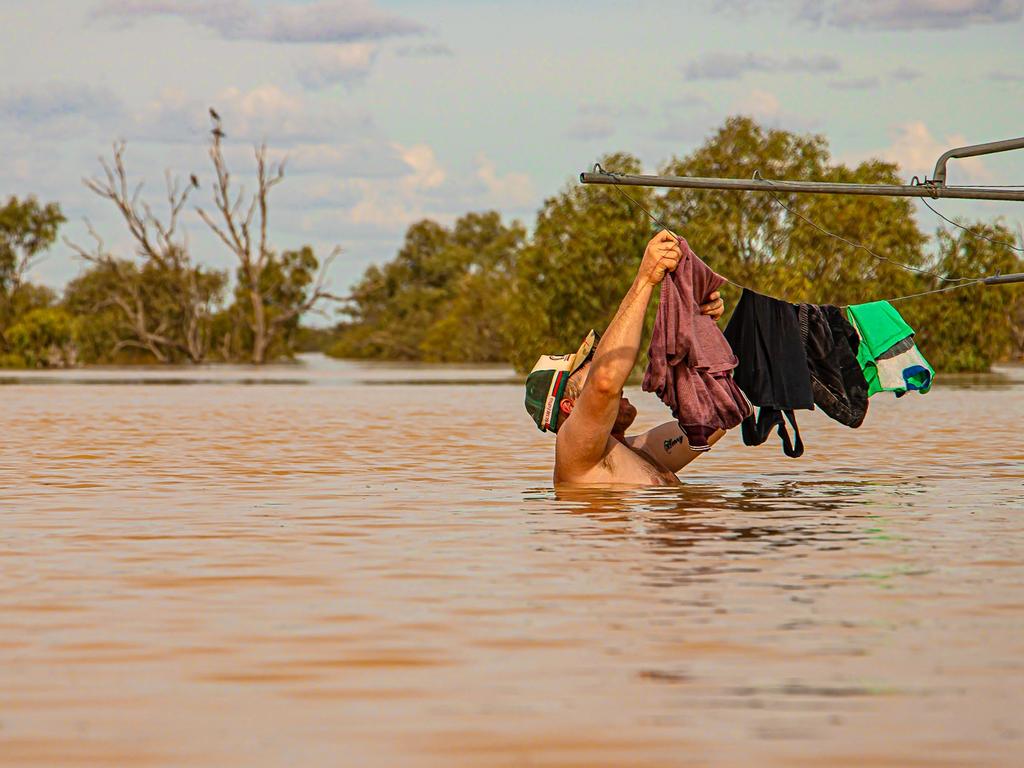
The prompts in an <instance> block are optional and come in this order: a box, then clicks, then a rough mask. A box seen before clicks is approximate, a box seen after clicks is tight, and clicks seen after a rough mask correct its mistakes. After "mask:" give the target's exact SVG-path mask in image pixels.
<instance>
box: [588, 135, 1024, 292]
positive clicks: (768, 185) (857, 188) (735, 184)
mask: <svg viewBox="0 0 1024 768" xmlns="http://www.w3.org/2000/svg"><path fill="white" fill-rule="evenodd" d="M1013 149H1024V136H1021V137H1019V138H1016V139H1004V140H1002V141H989V142H986V143H984V144H970V145H968V146H965V147H954V148H953V149H950V150H948V151H946V152H944V153H943V154H942V156H940V157H939V159H938V161H936V163H935V172H934V174H933V178H931V179H925V181H923V182H921V183H917V184H850V183H844V182H828V181H784V180H775V179H762V178H752V179H721V178H715V177H705V176H649V175H642V174H630V173H611V172H608V171H605V170H603V169H602V170H600V171H597V170H595V171H592V172H584V173H581V174H580V182H581V183H582V184H614V185H617V186H624V187H671V188H676V189H716V190H726V191H733V192H735V191H742V192H771V193H778V192H793V193H798V194H817V195H879V196H883V197H930V198H933V199H938V198H954V199H960V200H1010V201H1019V202H1024V185H1022V188H1020V189H1006V188H1003V189H998V188H994V187H962V186H952V187H950V186H947V185H946V163H947V161H949V160H951V159H956V158H963V157H978V156H979V155H991V154H995V153H997V152H1008V151H1010V150H1013ZM596 167H597V168H600V166H596ZM915 181H916V177H915ZM980 282H981V283H982V284H984V285H1003V284H1006V283H1022V282H1024V272H1021V273H1016V274H1011V275H992V276H990V277H986V278H983V279H982V280H981V281H980Z"/></svg>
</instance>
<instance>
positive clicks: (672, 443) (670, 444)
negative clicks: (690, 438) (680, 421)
mask: <svg viewBox="0 0 1024 768" xmlns="http://www.w3.org/2000/svg"><path fill="white" fill-rule="evenodd" d="M683 442H686V436H685V435H679V437H673V438H672V439H671V440H666V441H665V442H664V443H662V445H664V446H665V453H669V452H671V450H672V448H673V447H674V446H677V445H679V444H680V443H683ZM687 445H689V443H687Z"/></svg>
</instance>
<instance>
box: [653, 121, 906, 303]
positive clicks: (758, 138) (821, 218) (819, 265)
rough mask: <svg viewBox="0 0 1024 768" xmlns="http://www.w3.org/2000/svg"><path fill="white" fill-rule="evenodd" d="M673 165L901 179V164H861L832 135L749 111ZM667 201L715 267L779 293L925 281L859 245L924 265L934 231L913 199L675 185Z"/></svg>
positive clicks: (860, 293)
mask: <svg viewBox="0 0 1024 768" xmlns="http://www.w3.org/2000/svg"><path fill="white" fill-rule="evenodd" d="M664 172H665V173H667V174H671V175H680V176H719V177H731V178H750V177H751V176H753V175H754V174H755V173H759V174H760V175H761V176H763V177H764V178H766V179H787V180H794V181H795V180H811V179H814V180H829V181H837V182H848V183H862V184H898V183H901V182H900V179H899V176H898V174H897V167H896V166H895V165H894V164H892V163H885V162H882V161H879V160H869V161H866V162H863V163H861V164H860V165H858V166H856V167H855V168H850V167H848V166H846V165H843V164H832V162H831V158H830V155H829V150H828V143H827V141H826V140H825V138H824V137H822V136H800V135H798V134H794V133H791V132H789V131H783V130H778V129H765V128H763V127H761V126H759V125H758V124H757V123H756V122H754V121H753V120H752V119H750V118H747V117H733V118H729V119H728V120H726V122H725V124H724V125H723V126H722V127H721V128H720V129H719V130H718V131H717V132H716V133H715V134H714V135H713V136H711V138H709V139H708V140H707V141H706V142H705V143H704V144H703V145H702V146H700V147H698V148H697V149H696V150H694V152H692V153H691V154H689V155H687V156H686V157H684V158H681V159H673V160H671V161H669V162H668V163H667V164H666V165H665V167H664ZM658 210H659V213H660V216H661V217H662V220H663V221H665V222H666V223H667V224H669V225H670V226H672V227H678V230H675V231H677V232H678V234H681V235H684V236H685V237H686V238H687V240H688V242H689V243H690V245H691V246H692V247H693V249H694V251H696V252H697V253H698V254H699V255H700V256H701V257H702V258H703V259H704V260H705V261H707V262H708V264H709V265H710V266H711V267H712V268H713V269H715V270H716V271H718V272H720V273H721V274H723V275H727V276H729V278H730V279H731V280H734V281H735V282H737V283H740V284H742V285H747V286H750V287H751V288H753V289H755V290H757V291H759V292H763V293H768V294H771V295H773V296H780V297H783V298H786V299H789V300H791V301H814V302H817V303H833V304H855V303H860V302H863V301H870V300H873V299H877V298H883V297H885V296H893V295H896V294H899V293H911V292H913V291H914V289H915V287H917V286H919V284H920V283H919V278H918V276H917V275H916V273H914V272H908V271H907V270H904V269H901V268H899V267H897V266H896V265H894V264H892V263H891V262H889V261H885V260H882V259H878V258H876V257H874V256H872V255H871V254H870V253H868V252H867V250H865V249H864V248H858V247H855V246H854V245H851V243H859V244H862V245H864V246H867V247H868V248H870V249H871V251H873V252H874V253H876V254H878V255H880V256H884V257H886V258H888V259H892V260H894V261H899V262H903V263H905V264H910V265H915V266H919V265H922V264H923V262H924V259H925V255H924V251H923V246H924V243H925V240H926V238H925V237H924V235H923V234H922V233H921V232H920V230H919V229H918V227H917V224H916V222H915V221H914V217H913V209H912V207H911V203H910V202H909V201H908V200H907V199H905V198H888V197H857V196H852V195H795V194H789V195H784V194H778V195H773V194H764V193H758V194H750V193H745V192H722V191H688V190H685V191H684V190H677V189H673V190H670V191H669V192H668V193H667V194H666V195H664V197H662V198H660V200H659V204H658ZM811 222H813V223H811ZM815 224H817V225H818V226H815ZM819 227H821V228H823V229H827V230H829V231H831V232H833V233H835V234H836V235H839V236H840V237H843V238H845V239H846V240H848V241H850V242H847V243H844V242H842V241H840V240H838V239H836V238H835V237H832V236H830V235H829V234H827V233H826V232H823V231H822V229H820V228H819ZM727 290H728V291H729V292H730V293H731V294H732V295H731V296H729V297H728V298H729V303H730V304H731V305H735V300H736V299H737V298H738V291H737V290H736V289H731V288H729V289H727Z"/></svg>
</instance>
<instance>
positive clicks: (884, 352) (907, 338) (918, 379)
mask: <svg viewBox="0 0 1024 768" xmlns="http://www.w3.org/2000/svg"><path fill="white" fill-rule="evenodd" d="M846 314H847V318H848V319H849V321H850V323H851V325H853V327H854V328H855V329H856V330H857V334H858V335H859V336H860V346H859V347H858V349H857V362H858V363H860V367H861V370H862V371H863V372H864V378H865V379H867V382H868V396H871V395H874V394H876V393H878V392H895V393H896V397H900V396H902V395H905V394H906V393H907V392H910V391H911V390H916V391H917V392H920V393H921V394H925V393H926V392H928V390H930V389H931V386H932V380H933V379H934V378H935V371H934V369H932V367H931V365H930V364H929V363H928V361H927V360H925V358H924V355H922V354H921V350H919V349H918V348H917V344H916V343H915V342H914V329H913V328H911V327H910V325H908V324H907V321H906V320H904V319H903V317H902V316H901V315H900V313H899V312H897V311H896V308H895V307H893V305H892V304H890V303H889V302H887V301H872V302H870V303H868V304H856V305H854V306H852V307H848V308H847V310H846Z"/></svg>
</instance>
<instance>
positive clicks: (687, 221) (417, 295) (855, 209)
mask: <svg viewBox="0 0 1024 768" xmlns="http://www.w3.org/2000/svg"><path fill="white" fill-rule="evenodd" d="M213 117H214V125H213V131H212V132H211V135H212V139H211V142H210V157H211V160H212V164H213V168H212V171H213V174H212V175H213V179H214V180H213V182H212V183H211V184H209V185H208V186H209V189H210V205H209V207H208V208H202V207H197V208H195V209H188V208H187V206H188V205H189V200H190V195H191V194H192V193H193V192H194V191H195V190H197V189H200V188H201V187H200V180H199V178H198V177H197V176H196V175H194V174H192V175H190V177H189V182H188V183H187V184H184V185H182V184H180V183H178V182H177V181H175V180H174V179H173V178H172V177H170V176H168V179H167V196H166V203H165V206H164V207H163V208H162V209H161V213H160V214H157V213H156V212H154V210H153V209H152V208H151V207H150V206H149V205H147V204H146V203H144V202H142V201H141V200H140V197H139V195H138V191H137V187H136V186H135V185H134V183H132V182H130V181H129V178H128V173H127V171H126V169H125V161H124V151H125V150H124V146H123V145H115V146H114V150H113V154H112V156H111V158H110V160H109V161H105V162H104V163H103V164H102V171H103V172H102V174H101V175H100V176H98V177H97V178H94V179H90V180H88V181H87V182H86V184H87V186H88V187H89V189H91V190H92V191H93V192H94V193H96V194H97V195H99V196H100V197H102V198H104V199H105V200H107V201H109V203H110V204H111V205H113V206H114V208H115V209H116V210H117V211H118V213H119V215H120V216H121V218H122V220H123V223H124V225H125V227H126V229H127V231H128V233H129V235H130V236H131V240H132V242H133V243H134V250H133V252H132V253H128V254H113V253H111V252H110V251H109V250H107V249H106V248H105V246H104V244H103V240H102V238H101V236H100V235H99V234H98V233H97V232H95V231H93V230H92V228H91V227H90V234H91V237H92V242H91V243H90V245H89V247H85V246H83V245H82V244H80V243H73V242H70V241H66V242H68V244H69V245H70V246H71V247H72V248H73V249H74V250H75V251H76V252H77V253H78V254H79V256H80V257H81V258H82V259H83V260H84V262H85V263H86V264H87V265H88V269H87V270H86V271H85V272H83V273H82V274H81V275H80V276H79V277H77V278H76V279H74V280H73V281H71V283H69V284H68V285H67V286H66V287H65V289H64V291H63V293H62V294H61V295H57V294H56V293H55V292H53V291H51V290H49V289H47V288H44V287H41V286H38V285H34V284H32V283H31V282H29V281H28V280H27V272H28V270H29V268H30V266H31V265H32V263H33V261H34V260H35V259H37V258H38V257H39V255H40V254H41V253H42V252H43V251H45V250H46V249H47V248H48V247H49V246H50V245H52V244H53V243H54V242H55V241H56V239H57V237H58V233H59V228H60V226H61V224H63V222H64V216H63V214H62V213H61V210H60V208H59V206H58V205H56V204H53V203H51V204H47V205H43V204H40V203H39V202H37V201H36V200H35V199H33V198H26V199H20V200H19V199H16V198H11V199H10V200H9V201H8V202H7V203H6V205H3V206H0V367H4V366H6V367H48V366H69V365H80V364H90V363H179V362H193V363H199V362H204V361H225V362H229V361H241V362H252V363H263V362H267V361H271V360H276V359H282V358H289V357H291V356H293V355H294V353H295V352H297V351H305V350H310V349H322V350H324V351H326V352H328V354H331V355H334V356H336V357H346V358H363V359H388V360H422V361H439V362H511V363H512V364H513V365H514V366H515V367H516V368H517V369H519V370H524V369H527V368H528V367H529V366H530V365H532V364H533V362H534V360H535V359H536V358H537V356H538V355H540V354H541V353H556V352H564V351H569V350H572V349H575V347H576V346H577V345H578V343H579V341H580V338H581V337H582V335H583V334H584V333H585V332H586V331H587V330H588V329H589V328H598V329H602V328H604V327H605V326H606V325H607V323H608V322H609V321H610V319H611V317H612V315H613V314H614V312H615V310H616V308H617V307H618V304H619V301H620V300H621V298H622V296H623V295H624V293H625V291H626V289H627V288H628V286H629V284H630V282H631V281H632V279H633V277H634V275H635V271H636V268H637V265H638V263H639V259H640V256H641V254H642V253H643V249H644V246H645V244H646V243H647V240H648V239H649V238H650V236H651V234H652V233H653V226H652V224H651V221H650V219H649V218H648V217H647V216H646V215H645V214H644V213H643V211H641V210H640V209H639V208H638V207H637V206H635V205H633V204H632V203H630V202H629V201H628V200H627V199H626V198H625V197H624V196H623V195H622V194H620V191H619V190H617V189H615V188H614V187H610V186H582V185H579V184H576V183H572V184H570V185H569V186H568V187H566V188H565V189H564V190H562V191H561V192H560V193H558V194H557V195H555V196H553V197H551V198H548V199H547V200H545V202H544V204H543V206H542V207H541V209H540V210H539V211H538V213H537V217H536V221H535V222H534V226H533V227H532V230H531V231H529V232H528V231H527V229H526V228H525V227H524V226H523V225H522V224H520V223H518V222H512V223H509V224H506V223H504V222H503V221H502V219H501V217H500V215H499V214H498V213H495V212H484V213H468V214H466V215H464V216H462V217H461V218H459V219H458V220H457V221H456V222H455V223H454V224H453V225H452V226H451V227H445V226H442V225H441V224H438V223H437V222H434V221H429V220H425V221H420V222H417V223H415V224H413V225H412V226H410V227H409V230H408V232H407V233H406V237H405V243H404V245H403V246H402V248H401V249H400V250H399V252H398V254H397V255H396V256H395V257H394V258H393V259H392V260H391V261H389V262H387V263H384V264H382V265H381V266H371V267H370V268H369V269H367V270H366V272H365V274H364V275H363V276H362V278H361V279H360V280H359V281H358V282H357V284H356V285H355V286H354V287H353V288H352V290H351V292H350V294H349V295H348V296H347V297H345V298H344V300H343V302H342V304H341V312H342V313H343V316H344V318H345V319H344V320H343V321H342V322H341V323H339V324H338V325H337V326H336V327H334V328H333V329H329V330H324V329H316V330H314V329H309V328H301V327H300V325H299V322H300V319H301V317H302V316H303V314H304V313H307V312H309V311H310V310H315V309H316V308H317V306H318V305H319V304H320V303H321V302H323V301H332V300H335V299H336V298H337V297H334V296H331V295H329V294H328V293H327V292H326V291H325V290H324V289H323V286H322V282H321V278H322V276H323V270H324V268H325V267H326V266H327V263H329V262H330V260H331V258H333V257H334V255H336V252H335V253H332V254H331V255H330V256H329V257H328V258H327V259H326V260H325V262H324V263H323V264H321V263H320V262H319V260H318V259H317V257H316V255H315V254H314V252H313V250H312V249H311V248H310V247H308V246H304V247H301V248H297V249H295V250H276V249H275V248H274V247H273V246H272V245H271V244H270V242H269V240H268V237H267V234H266V232H267V227H266V217H267V210H268V193H269V191H270V189H271V188H272V187H273V186H274V185H276V184H277V183H279V182H280V181H281V180H282V178H283V168H282V167H281V166H280V165H273V164H268V162H267V160H266V149H265V147H260V148H258V149H257V151H256V164H257V174H256V183H255V188H256V191H255V193H254V194H253V195H252V196H251V197H250V198H246V199H242V198H240V197H239V196H238V193H237V192H236V191H235V190H234V188H233V186H232V183H231V182H232V179H231V175H230V174H229V172H228V169H227V167H226V165H225V163H224V157H223V154H222V151H221V142H222V140H223V138H224V134H223V132H222V131H221V128H220V121H219V118H217V117H216V115H215V113H214V114H213ZM601 164H602V165H603V166H604V168H606V169H608V170H612V171H618V172H623V173H638V172H640V164H639V161H638V160H637V159H636V158H634V157H632V156H630V155H626V154H612V155H606V156H605V157H603V158H602V159H601ZM661 170H662V172H664V173H666V174H675V175H687V176H721V177H734V178H749V177H750V176H751V175H752V174H753V173H754V172H755V171H759V172H760V173H761V175H762V176H764V177H766V178H785V179H816V180H832V181H842V182H859V183H869V184H898V183H901V179H900V177H899V175H898V169H897V167H896V166H895V165H894V164H892V163H886V162H882V161H880V160H868V161H865V162H863V163H860V164H859V165H857V166H856V167H850V166H848V165H845V164H836V163H833V162H832V159H831V157H830V155H829V150H828V144H827V142H826V140H825V139H824V138H823V137H820V136H802V135H797V134H794V133H790V132H787V131H782V130H768V129H765V128H763V127H761V126H759V125H757V124H756V123H755V122H754V121H752V120H750V119H748V118H731V119H729V120H727V121H726V122H725V124H724V125H723V126H722V127H721V128H720V129H719V130H718V131H717V132H716V133H715V134H714V135H713V136H712V137H711V138H710V139H709V140H708V141H707V142H706V143H705V144H704V145H703V146H701V147H699V148H698V149H697V150H695V151H694V152H693V153H691V154H690V155H687V156H685V157H682V158H673V159H671V160H669V161H668V162H667V163H665V164H664V165H663V166H662V168H661ZM628 194H629V195H630V196H632V197H633V198H634V199H635V200H636V201H637V202H638V203H640V204H641V205H643V206H644V207H645V208H647V209H648V210H650V211H652V212H653V213H654V214H655V215H656V216H657V217H658V218H659V219H660V220H661V221H664V222H665V223H666V224H667V225H669V226H670V227H671V228H672V229H673V230H674V231H675V232H677V233H679V234H681V235H684V236H685V237H686V238H687V239H688V240H689V242H690V245H691V246H692V247H693V249H694V250H695V251H696V252H697V253H698V254H699V255H701V256H702V257H703V258H704V259H705V260H706V261H707V262H708V263H709V264H710V265H711V266H712V267H713V268H714V269H716V270H717V271H719V272H720V273H722V274H724V275H726V276H728V277H729V278H730V279H731V280H733V281H735V282H737V283H740V284H743V285H748V286H751V287H753V288H755V289H757V290H759V291H762V292H764V293H768V294H771V295H774V296H779V297H783V298H786V299H788V300H791V301H810V302H815V303H834V304H852V303H859V302H864V301H872V300H875V299H881V298H888V297H893V296H898V295H905V294H912V293H918V292H922V291H928V290H932V289H935V288H939V287H942V286H944V285H952V283H949V282H944V281H943V280H942V279H941V278H940V277H939V276H945V277H973V276H978V275H992V274H997V273H1008V272H1018V271H1024V260H1022V259H1021V258H1020V256H1019V255H1018V252H1015V251H1014V250H1013V249H1012V248H1009V247H1007V246H1006V244H1010V245H1012V246H1014V247H1017V248H1019V247H1020V246H1021V237H1020V235H1019V234H1015V233H1014V232H1012V231H1011V230H1010V229H1009V228H1008V227H1007V226H1006V225H1005V224H1004V223H1002V222H1000V221H992V222H977V221H963V222H960V223H961V224H962V225H963V226H965V227H968V228H969V229H970V230H971V232H965V231H964V230H962V229H959V228H956V227H946V228H940V229H938V230H937V231H936V233H935V239H934V240H933V241H931V242H929V238H928V236H927V235H926V234H925V233H924V232H923V231H922V230H921V229H920V227H919V226H918V225H917V222H916V220H915V217H914V215H913V210H914V208H913V204H912V203H911V202H910V201H909V200H907V199H906V198H883V197H852V196H830V195H807V196H795V195H778V196H777V197H776V198H774V199H773V196H771V195H763V194H751V193H742V192H710V191H706V192H696V191H684V190H670V191H669V192H667V193H666V194H655V193H654V192H653V191H652V190H650V189H644V188H640V187H630V188H629V189H628ZM783 204H784V205H783ZM787 207H788V209H789V210H787ZM193 212H194V214H195V215H197V216H198V217H199V218H200V219H201V220H202V221H203V222H205V223H206V225H208V226H209V227H210V229H211V230H212V231H213V232H214V233H215V234H216V235H217V238H218V240H219V242H220V243H221V244H222V245H223V246H224V247H225V248H227V249H228V251H229V252H230V253H231V254H232V255H233V257H234V259H235V261H236V264H237V268H236V270H235V273H234V280H233V281H229V275H228V273H227V272H222V271H215V270H209V269H206V268H204V267H202V266H199V265H197V264H195V263H194V261H193V259H192V256H191V253H190V251H189V248H188V243H187V241H186V239H185V238H184V237H183V236H182V234H181V231H180V222H179V219H180V218H181V217H182V216H183V215H185V214H187V213H193ZM808 220H809V221H811V222H814V223H815V224H816V225H818V226H817V227H816V226H812V225H811V224H809V223H808ZM819 227H820V228H824V229H827V230H830V231H831V232H834V233H836V234H838V235H840V236H842V237H843V238H845V239H846V240H848V241H850V242H852V243H861V244H864V245H866V246H867V247H868V248H870V249H871V251H873V252H874V253H875V254H878V255H881V256H883V257H885V258H884V259H878V258H875V257H874V256H872V255H871V254H870V253H868V252H867V250H865V249H864V248H859V247H855V246H853V245H850V244H848V243H844V242H841V241H839V240H837V239H835V238H833V237H830V236H829V235H827V234H826V233H825V232H823V231H822V229H820V228H819ZM894 262H900V263H902V264H907V265H911V266H913V267H916V268H917V269H919V270H920V271H914V270H907V269H903V268H900V267H899V266H897V265H896V264H895V263H894ZM229 283H230V285H229ZM724 293H725V294H726V300H727V302H728V305H729V307H730V308H731V307H732V306H735V303H736V300H737V299H738V298H739V296H738V290H737V289H735V288H733V287H732V286H727V287H726V288H725V289H724ZM898 308H899V310H900V312H902V313H903V314H904V316H905V317H906V318H907V320H908V321H909V322H910V324H911V325H912V326H913V327H914V328H915V329H916V330H917V335H918V343H919V345H920V347H921V348H922V350H923V351H924V353H925V355H926V356H927V357H928V358H929V359H930V360H931V362H932V363H933V365H935V367H936V368H939V369H943V370H947V371H951V370H964V371H982V370H986V369H988V368H989V366H990V365H991V363H993V362H995V361H998V360H1003V359H1008V358H1011V357H1022V356H1024V289H1022V287H1021V286H1016V285H1010V286H1005V287H981V286H972V287H967V288H962V289H958V290H952V291H949V292H946V293H941V294H936V295H932V296H925V297H921V298H914V299H909V300H907V301H904V302H901V303H900V304H899V305H898ZM653 313H654V307H652V308H651V313H650V316H649V317H648V322H649V323H650V322H651V321H652V320H653Z"/></svg>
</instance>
